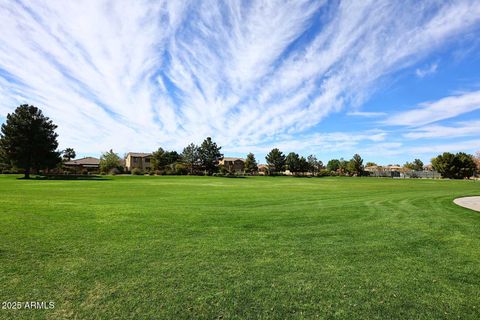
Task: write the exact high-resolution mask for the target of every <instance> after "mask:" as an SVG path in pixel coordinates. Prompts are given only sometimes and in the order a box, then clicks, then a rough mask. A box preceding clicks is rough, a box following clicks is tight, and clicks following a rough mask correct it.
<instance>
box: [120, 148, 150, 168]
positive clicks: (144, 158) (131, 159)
mask: <svg viewBox="0 0 480 320" xmlns="http://www.w3.org/2000/svg"><path fill="white" fill-rule="evenodd" d="M151 160H152V154H151V153H142V152H129V153H127V157H126V158H125V169H126V170H127V171H132V170H133V169H135V168H138V169H140V170H142V171H145V170H148V169H150V168H151V167H152V163H151Z"/></svg>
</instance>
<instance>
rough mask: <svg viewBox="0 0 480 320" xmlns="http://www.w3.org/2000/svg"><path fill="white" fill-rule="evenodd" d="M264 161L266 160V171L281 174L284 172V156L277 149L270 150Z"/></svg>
mask: <svg viewBox="0 0 480 320" xmlns="http://www.w3.org/2000/svg"><path fill="white" fill-rule="evenodd" d="M265 160H267V165H268V171H270V172H282V171H284V170H285V155H284V154H283V152H282V151H280V150H279V149H278V148H274V149H272V151H270V152H269V153H268V154H267V156H266V157H265Z"/></svg>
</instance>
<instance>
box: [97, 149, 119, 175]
mask: <svg viewBox="0 0 480 320" xmlns="http://www.w3.org/2000/svg"><path fill="white" fill-rule="evenodd" d="M113 169H117V170H119V169H120V157H119V156H118V154H116V153H115V152H113V150H111V149H110V151H108V152H104V153H103V154H102V156H101V157H100V171H101V172H103V173H109V172H111V171H112V170H113Z"/></svg>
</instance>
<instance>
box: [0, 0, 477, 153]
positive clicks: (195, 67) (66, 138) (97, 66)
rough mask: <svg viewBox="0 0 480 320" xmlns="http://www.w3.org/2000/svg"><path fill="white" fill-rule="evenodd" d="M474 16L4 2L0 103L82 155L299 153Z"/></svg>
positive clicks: (413, 6) (276, 6)
mask: <svg viewBox="0 0 480 320" xmlns="http://www.w3.org/2000/svg"><path fill="white" fill-rule="evenodd" d="M479 23H480V6H478V3H477V2H476V1H468V0H465V1H457V2H453V3H450V2H448V3H447V2H445V3H438V2H432V3H430V2H427V3H424V4H422V6H421V7H419V6H418V4H417V3H416V2H415V1H407V2H402V3H399V2H397V1H384V2H382V3H378V1H342V2H339V3H335V2H327V1H302V0H299V1H293V2H285V1H249V2H240V1H231V2H228V1H227V2H222V1H220V2H219V1H202V2H198V1H134V2H131V1H106V0H96V1H82V2H57V1H31V2H29V1H18V2H2V3H0V28H1V30H2V32H1V33H0V112H1V113H2V114H6V113H7V112H10V111H12V109H13V108H14V106H15V105H17V104H18V103H24V102H29V103H35V104H38V105H39V106H40V107H42V108H43V109H44V110H45V111H46V113H47V114H48V115H49V116H51V117H52V118H53V119H54V121H55V122H57V123H58V124H59V125H60V127H59V131H60V137H61V144H62V146H74V147H76V148H77V149H78V150H79V151H80V152H85V153H86V152H99V151H102V150H107V149H110V148H112V147H113V148H115V149H116V150H119V151H130V150H138V151H141V150H145V151H146V150H153V149H155V148H157V147H158V146H159V145H162V146H164V147H167V148H176V149H180V148H182V147H183V146H184V145H186V144H187V143H189V142H191V141H194V142H199V141H200V140H201V139H203V138H204V137H205V136H213V137H214V138H215V139H216V140H217V141H218V142H219V143H220V144H222V145H225V146H227V148H226V149H227V150H229V151H231V152H243V151H245V150H249V149H251V150H255V149H262V148H264V147H263V146H266V145H269V146H273V144H276V145H284V146H285V147H287V146H291V147H292V148H294V147H295V146H296V148H295V149H296V150H298V148H304V150H306V149H307V147H308V145H309V144H310V145H311V144H312V141H318V143H330V142H329V141H331V139H332V136H331V135H332V134H334V133H333V132H324V131H322V130H321V122H322V121H323V120H324V119H325V118H326V117H328V116H329V115H331V114H332V113H336V112H340V111H343V110H345V111H347V112H350V113H349V114H350V115H353V116H363V117H373V116H381V115H382V114H381V112H379V113H372V112H367V111H361V106H362V104H363V102H364V101H366V100H367V99H368V98H369V97H370V96H371V94H372V93H373V92H375V90H376V84H377V83H378V82H379V81H381V80H382V79H383V78H385V77H389V76H391V75H393V74H394V73H395V72H397V71H399V70H402V69H404V68H407V67H412V66H415V64H416V63H417V62H419V61H422V59H423V58H425V57H426V56H428V55H429V54H431V53H432V52H434V51H435V50H436V49H437V48H439V47H441V46H442V45H444V44H447V43H450V42H452V41H454V40H455V36H457V35H459V34H463V33H465V32H468V31H469V30H473V28H475V27H477V26H478V25H479ZM428 108H434V109H435V108H436V107H435V106H429V107H427V108H423V107H422V110H423V109H428ZM446 109H448V108H443V109H442V114H444V115H443V116H442V117H446V116H447V115H448V114H449V111H448V110H446ZM351 110H355V111H351ZM414 111H415V110H412V111H411V112H414ZM420 111H421V110H417V113H415V114H414V115H415V116H417V115H418V119H420V120H418V121H417V122H415V123H420V124H422V123H423V124H425V123H428V122H426V121H427V120H423V122H422V120H421V119H422V117H424V119H427V118H428V117H429V115H424V116H422V113H421V112H420ZM419 112H420V113H419ZM423 112H425V110H423ZM410 115H411V114H410ZM404 116H405V117H402V115H401V114H398V115H396V116H393V117H391V118H388V119H387V122H388V123H389V124H391V125H396V124H401V125H404V124H405V123H407V124H408V121H407V120H405V119H407V118H408V114H404ZM319 124H320V129H318V132H322V133H317V134H314V135H311V134H309V133H308V131H309V130H312V128H318V127H319ZM316 130H317V129H316ZM335 134H338V133H335ZM382 135H383V136H385V135H386V133H382ZM369 136H370V134H369V133H368V134H366V135H360V137H362V139H365V140H366V141H371V140H370V137H369ZM373 136H375V134H373ZM322 137H323V138H322ZM322 139H323V140H322ZM325 139H326V140H325ZM355 141H357V143H358V142H359V140H355ZM290 142H292V143H290ZM377 142H378V141H377ZM345 143H347V142H345ZM336 145H337V147H338V146H339V143H337V144H336ZM354 147H355V145H352V148H354ZM262 150H263V149H262ZM298 151H301V150H298Z"/></svg>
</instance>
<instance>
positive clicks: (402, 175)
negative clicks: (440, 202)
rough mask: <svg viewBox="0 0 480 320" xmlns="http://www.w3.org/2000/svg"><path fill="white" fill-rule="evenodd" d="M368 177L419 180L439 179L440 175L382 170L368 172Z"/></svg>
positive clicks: (428, 172)
mask: <svg viewBox="0 0 480 320" xmlns="http://www.w3.org/2000/svg"><path fill="white" fill-rule="evenodd" d="M369 176H370V177H384V178H404V179H411V178H419V179H440V178H441V177H442V175H441V174H440V173H438V172H437V171H414V170H412V171H406V172H400V171H396V170H395V171H389V170H382V171H369Z"/></svg>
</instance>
